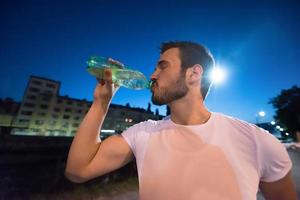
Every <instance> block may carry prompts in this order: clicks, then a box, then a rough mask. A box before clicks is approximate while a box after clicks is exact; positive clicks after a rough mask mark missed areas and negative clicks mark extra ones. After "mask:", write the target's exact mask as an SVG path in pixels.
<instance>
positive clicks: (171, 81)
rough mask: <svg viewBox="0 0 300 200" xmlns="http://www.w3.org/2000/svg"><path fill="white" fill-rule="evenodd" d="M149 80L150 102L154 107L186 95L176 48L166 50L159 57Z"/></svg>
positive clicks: (186, 90)
mask: <svg viewBox="0 0 300 200" xmlns="http://www.w3.org/2000/svg"><path fill="white" fill-rule="evenodd" d="M151 80H152V81H153V84H152V87H151V92H152V102H153V104H155V105H164V104H169V103H171V102H172V101H175V100H177V99H180V98H182V97H184V96H185V95H186V94H187V92H188V88H187V85H186V83H185V71H184V72H182V71H181V60H180V57H179V49H178V48H171V49H168V50H167V51H165V52H164V53H163V54H162V55H161V56H160V59H159V61H158V64H157V66H156V68H155V71H154V73H153V74H152V75H151Z"/></svg>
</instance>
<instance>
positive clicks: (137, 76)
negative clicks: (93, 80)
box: [87, 56, 150, 90]
mask: <svg viewBox="0 0 300 200" xmlns="http://www.w3.org/2000/svg"><path fill="white" fill-rule="evenodd" d="M87 65H88V67H87V71H88V72H89V73H90V74H92V75H93V76H96V77H97V78H99V79H102V77H103V71H104V69H105V68H110V69H111V71H112V81H113V83H116V84H118V85H120V86H123V87H126V88H129V89H135V90H140V89H150V81H149V80H147V78H146V77H145V76H144V74H143V73H141V72H139V71H137V70H132V69H129V67H127V66H125V65H124V64H122V63H120V62H118V61H116V60H113V59H111V58H105V57H100V56H92V57H90V59H89V60H88V61H87Z"/></svg>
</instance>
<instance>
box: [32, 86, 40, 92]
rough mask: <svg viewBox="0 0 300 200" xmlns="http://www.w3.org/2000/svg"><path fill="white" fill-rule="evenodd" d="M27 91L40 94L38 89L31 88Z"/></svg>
mask: <svg viewBox="0 0 300 200" xmlns="http://www.w3.org/2000/svg"><path fill="white" fill-rule="evenodd" d="M29 91H30V92H40V89H38V88H35V87H31V88H29Z"/></svg>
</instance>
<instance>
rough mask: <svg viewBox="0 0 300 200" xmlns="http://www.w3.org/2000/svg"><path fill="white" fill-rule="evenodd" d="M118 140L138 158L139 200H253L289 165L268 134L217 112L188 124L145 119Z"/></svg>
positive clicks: (167, 120) (280, 147)
mask: <svg viewBox="0 0 300 200" xmlns="http://www.w3.org/2000/svg"><path fill="white" fill-rule="evenodd" d="M122 136H123V137H124V138H125V140H126V141H127V142H128V144H129V146H130V147H131V149H132V151H133V153H134V156H135V158H136V162H137V168H138V177H139V198H140V199H141V200H154V199H155V200H169V199H170V200H171V199H172V200H177V199H178V200H179V199H180V200H183V199H184V200H190V199H191V200H199V199H205V200H206V199H207V200H225V199H226V200H236V199H245V200H246V199H247V200H254V199H256V194H257V191H258V184H259V181H264V182H273V181H276V180H279V179H281V178H283V177H284V176H285V175H286V174H287V173H288V172H289V171H290V170H291V167H292V163H291V160H290V158H289V156H288V154H287V151H286V150H285V148H284V146H283V145H282V144H281V143H280V142H279V141H278V140H277V139H276V138H275V137H274V136H273V135H272V134H270V133H269V132H267V131H265V130H263V129H261V128H259V127H257V126H255V125H252V124H249V123H247V122H244V121H241V120H238V119H235V118H232V117H228V116H225V115H223V114H220V113H212V115H211V117H210V118H209V120H208V121H207V122H206V123H205V124H202V125H192V126H184V125H178V124H175V123H174V122H172V120H171V119H165V120H160V121H152V120H149V121H146V122H141V123H139V124H136V125H134V126H132V127H130V128H129V129H127V130H126V131H124V132H123V133H122Z"/></svg>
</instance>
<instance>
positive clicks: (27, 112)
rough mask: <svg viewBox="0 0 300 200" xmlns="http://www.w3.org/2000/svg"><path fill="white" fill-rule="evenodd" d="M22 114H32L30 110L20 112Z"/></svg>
mask: <svg viewBox="0 0 300 200" xmlns="http://www.w3.org/2000/svg"><path fill="white" fill-rule="evenodd" d="M21 114H22V115H32V112H31V111H22V112H21Z"/></svg>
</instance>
